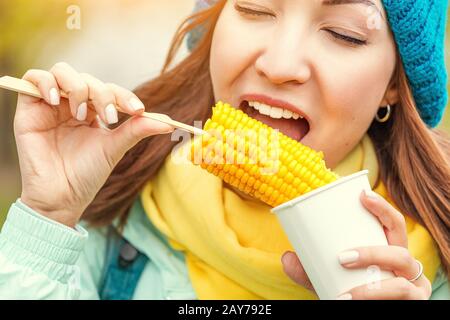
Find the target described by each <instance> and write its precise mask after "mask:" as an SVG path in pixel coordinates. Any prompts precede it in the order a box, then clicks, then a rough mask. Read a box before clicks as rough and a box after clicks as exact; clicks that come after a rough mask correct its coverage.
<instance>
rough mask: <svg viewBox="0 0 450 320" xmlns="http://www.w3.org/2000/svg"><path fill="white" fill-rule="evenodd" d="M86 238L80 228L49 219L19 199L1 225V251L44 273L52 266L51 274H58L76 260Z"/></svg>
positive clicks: (13, 260)
mask: <svg viewBox="0 0 450 320" xmlns="http://www.w3.org/2000/svg"><path fill="white" fill-rule="evenodd" d="M87 237H88V233H87V231H86V230H85V229H84V228H83V227H81V226H77V227H76V229H72V228H69V227H67V226H65V225H63V224H61V223H58V222H56V221H53V220H50V219H48V218H46V217H44V216H42V215H40V214H39V213H37V212H35V211H34V210H32V209H31V208H29V207H28V206H26V205H25V204H24V203H22V202H21V201H20V199H19V200H17V201H16V203H14V204H13V205H12V206H11V208H10V210H9V213H8V217H7V219H6V221H5V224H4V225H3V229H2V232H1V234H0V250H1V251H2V254H4V255H6V256H8V258H9V259H11V260H10V261H11V262H14V263H18V264H21V265H25V266H30V267H32V268H33V270H35V271H45V272H47V273H48V272H49V271H50V270H51V269H52V268H53V271H51V273H53V275H54V276H57V275H56V274H57V273H61V272H63V273H64V272H65V268H66V267H67V266H72V265H74V264H75V263H76V261H77V260H78V258H79V256H80V253H81V251H82V250H83V247H84V244H85V242H86V240H87ZM36 269H45V270H36ZM55 272H56V274H55ZM57 277H59V275H58V276H57Z"/></svg>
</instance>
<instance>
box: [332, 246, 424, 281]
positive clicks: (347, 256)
mask: <svg viewBox="0 0 450 320" xmlns="http://www.w3.org/2000/svg"><path fill="white" fill-rule="evenodd" d="M338 259H339V262H340V263H341V265H342V266H344V267H345V268H348V269H361V268H367V267H370V266H373V265H376V266H378V267H380V268H381V269H383V270H389V271H393V272H394V273H395V274H396V275H397V276H399V277H404V278H406V279H412V278H414V277H415V276H416V275H417V274H418V273H419V270H420V268H419V264H418V263H417V261H416V260H415V259H414V258H413V257H412V256H411V254H410V252H409V251H408V249H406V248H404V247H398V246H373V247H364V248H356V249H353V250H349V251H344V252H341V253H340V254H339V256H338Z"/></svg>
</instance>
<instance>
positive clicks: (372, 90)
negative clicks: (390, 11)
mask: <svg viewBox="0 0 450 320" xmlns="http://www.w3.org/2000/svg"><path fill="white" fill-rule="evenodd" d="M395 65H396V49H395V42H394V39H393V37H392V35H391V33H390V31H389V26H388V23H387V18H386V14H385V12H384V9H383V6H382V4H381V1H380V0H345V1H343V0H338V1H332V0H328V1H325V0H251V1H239V0H229V1H227V2H226V5H225V7H224V9H223V12H222V14H221V16H220V18H219V21H218V23H217V26H216V28H215V31H214V37H213V42H212V48H211V60H210V67H211V77H212V82H213V88H214V95H215V98H216V100H217V101H219V100H221V101H224V102H228V103H230V104H232V105H233V106H235V107H238V106H239V107H240V108H241V109H242V110H243V111H244V112H246V113H248V114H249V115H251V116H252V117H254V118H257V119H258V120H260V121H262V122H264V123H266V124H268V125H270V126H272V127H274V128H275V129H279V130H280V131H281V132H283V133H285V134H287V135H288V136H290V137H292V138H294V139H296V140H298V141H301V142H302V143H303V144H305V145H307V146H309V147H311V148H314V149H315V150H319V151H323V152H324V154H325V160H326V162H327V164H328V166H329V167H331V168H333V167H335V166H336V165H337V164H338V163H339V161H341V160H342V159H343V158H344V157H345V155H346V154H347V153H348V152H350V151H351V150H352V149H353V148H354V147H355V146H356V144H357V143H358V142H359V141H360V139H361V138H362V137H363V135H364V134H365V133H366V132H367V130H368V128H369V127H370V125H371V123H372V121H373V119H374V117H375V114H376V112H377V110H378V108H380V107H381V106H385V105H386V104H388V103H390V104H394V103H395V102H396V101H393V100H395V99H396V97H395V88H390V86H389V84H390V80H391V77H392V75H393V72H394V69H395ZM257 109H259V110H257ZM299 116H300V117H299ZM302 116H303V119H302Z"/></svg>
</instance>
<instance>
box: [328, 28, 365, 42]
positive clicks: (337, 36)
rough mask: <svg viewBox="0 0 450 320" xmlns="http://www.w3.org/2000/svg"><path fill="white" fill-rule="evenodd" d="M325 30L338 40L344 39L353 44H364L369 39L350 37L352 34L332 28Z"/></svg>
mask: <svg viewBox="0 0 450 320" xmlns="http://www.w3.org/2000/svg"><path fill="white" fill-rule="evenodd" d="M325 31H327V32H328V33H330V34H331V35H332V36H333V37H334V38H336V39H338V40H343V41H345V42H347V43H350V44H352V45H357V46H363V45H366V44H367V40H361V39H357V38H354V37H350V36H347V35H344V34H341V33H338V32H336V31H333V30H330V29H325Z"/></svg>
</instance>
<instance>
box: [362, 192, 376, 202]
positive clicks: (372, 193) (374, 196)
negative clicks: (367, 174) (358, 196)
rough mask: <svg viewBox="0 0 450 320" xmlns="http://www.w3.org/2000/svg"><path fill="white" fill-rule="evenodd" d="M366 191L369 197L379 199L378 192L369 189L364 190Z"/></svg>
mask: <svg viewBox="0 0 450 320" xmlns="http://www.w3.org/2000/svg"><path fill="white" fill-rule="evenodd" d="M364 193H365V194H366V197H367V198H370V199H374V200H376V199H378V194H377V193H376V192H374V191H372V190H367V191H366V190H364Z"/></svg>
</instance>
